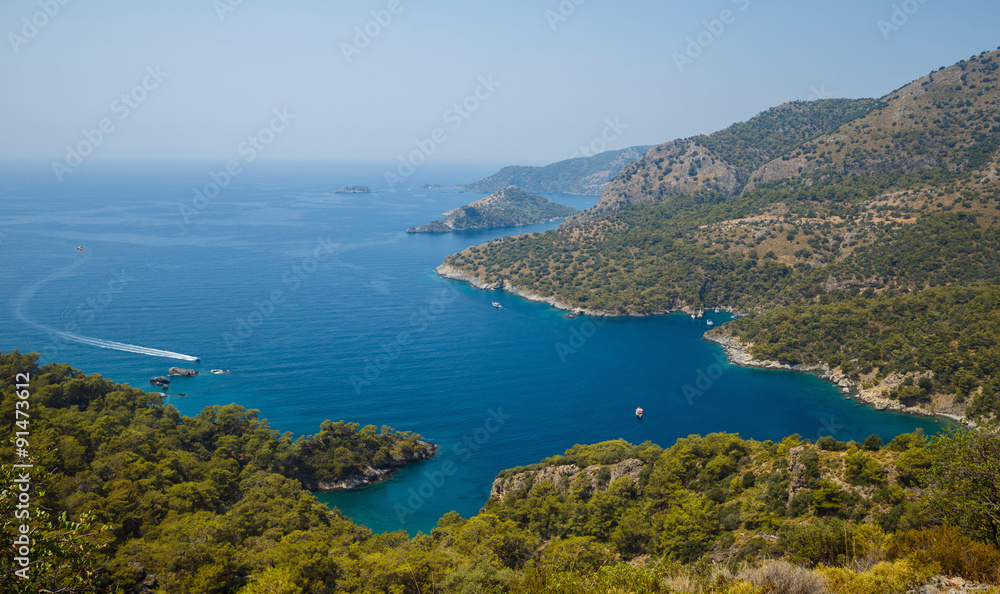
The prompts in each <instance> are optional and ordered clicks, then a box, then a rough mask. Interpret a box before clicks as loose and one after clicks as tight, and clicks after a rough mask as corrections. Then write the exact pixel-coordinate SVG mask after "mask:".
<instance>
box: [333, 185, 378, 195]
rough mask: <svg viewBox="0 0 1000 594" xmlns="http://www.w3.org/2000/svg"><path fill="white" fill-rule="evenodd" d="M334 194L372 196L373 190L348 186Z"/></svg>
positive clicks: (365, 187) (335, 191)
mask: <svg viewBox="0 0 1000 594" xmlns="http://www.w3.org/2000/svg"><path fill="white" fill-rule="evenodd" d="M333 193H334V194H371V193H372V189H371V188H369V187H367V186H347V187H346V188H343V189H341V190H334V191H333Z"/></svg>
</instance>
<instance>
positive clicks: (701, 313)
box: [698, 309, 705, 318]
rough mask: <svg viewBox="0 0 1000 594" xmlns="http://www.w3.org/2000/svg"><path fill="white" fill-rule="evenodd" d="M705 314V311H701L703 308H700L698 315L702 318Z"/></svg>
mask: <svg viewBox="0 0 1000 594" xmlns="http://www.w3.org/2000/svg"><path fill="white" fill-rule="evenodd" d="M704 315H705V312H703V311H701V310H700V309H699V310H698V317H699V318H700V317H702V316H704Z"/></svg>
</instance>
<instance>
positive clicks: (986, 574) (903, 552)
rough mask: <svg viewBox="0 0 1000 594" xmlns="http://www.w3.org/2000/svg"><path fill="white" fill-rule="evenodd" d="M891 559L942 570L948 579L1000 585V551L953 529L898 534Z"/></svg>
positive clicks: (940, 528)
mask: <svg viewBox="0 0 1000 594" xmlns="http://www.w3.org/2000/svg"><path fill="white" fill-rule="evenodd" d="M888 554H889V558H890V559H892V558H903V557H913V558H917V559H921V560H924V561H926V562H929V563H936V564H938V565H940V566H941V571H943V572H944V573H946V574H948V575H953V576H956V575H957V576H961V577H963V578H965V579H967V580H972V581H975V582H985V583H990V584H1000V551H998V550H997V549H995V548H993V547H991V546H989V545H987V544H984V543H981V542H977V541H975V540H972V539H971V538H969V537H967V536H964V535H962V533H960V532H959V531H958V529H957V528H955V527H953V526H936V527H934V528H925V529H923V530H908V531H906V532H902V533H899V534H896V535H895V536H893V537H892V540H891V542H890V544H889V552H888Z"/></svg>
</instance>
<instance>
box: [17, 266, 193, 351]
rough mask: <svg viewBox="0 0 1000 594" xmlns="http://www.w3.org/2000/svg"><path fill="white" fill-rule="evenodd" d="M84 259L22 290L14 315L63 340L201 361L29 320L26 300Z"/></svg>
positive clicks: (67, 273)
mask: <svg viewBox="0 0 1000 594" xmlns="http://www.w3.org/2000/svg"><path fill="white" fill-rule="evenodd" d="M82 261H83V260H82V259H78V260H76V261H75V262H74V263H72V264H70V265H69V266H66V267H64V268H62V269H60V270H57V271H56V272H54V273H52V274H50V275H48V276H47V277H45V278H43V279H41V280H40V281H38V282H37V283H35V284H34V285H32V286H30V287H27V288H26V289H24V290H23V291H22V292H21V295H20V297H19V298H18V299H17V301H16V302H15V303H14V316H15V317H16V318H17V319H18V320H20V321H21V322H23V323H25V324H27V325H29V326H32V327H34V328H37V329H39V330H42V331H44V332H48V333H49V334H52V335H54V336H57V337H59V338H61V339H63V340H68V341H70V342H78V343H80V344H86V345H89V346H94V347H97V348H101V349H111V350H115V351H125V352H126V353H136V354H139V355H149V356H150V357H166V358H168V359H180V360H181V361H199V360H200V359H198V357H192V356H191V355H185V354H182V353H175V352H172V351H163V350H160V349H151V348H149V347H144V346H138V345H135V344H126V343H124V342H115V341H113V340H104V339H102V338H93V337H90V336H80V335H79V334H72V333H70V332H63V331H61V330H56V329H55V328H52V327H51V326H46V325H45V324H39V323H38V322H35V321H33V320H29V319H28V317H27V316H26V315H24V312H23V311H22V309H23V306H24V302H25V301H27V300H28V299H30V298H31V297H33V296H34V295H35V293H37V292H38V289H39V288H41V286H42V285H43V284H44V283H46V282H49V281H51V280H54V279H56V278H60V277H63V276H69V272H70V271H71V270H72V269H74V268H76V267H77V266H79V265H80V263H81V262H82Z"/></svg>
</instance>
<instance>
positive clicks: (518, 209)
mask: <svg viewBox="0 0 1000 594" xmlns="http://www.w3.org/2000/svg"><path fill="white" fill-rule="evenodd" d="M577 212H579V211H578V210H577V209H575V208H570V207H569V206H564V205H562V204H557V203H555V202H552V201H550V200H547V199H546V198H543V197H542V196H536V195H535V194H529V193H527V192H525V191H523V190H521V189H519V188H517V187H516V186H507V187H506V188H504V189H502V190H500V191H499V192H497V193H495V194H491V195H489V196H487V197H486V198H483V199H481V200H476V201H475V202H473V203H472V204H466V205H465V206H460V207H458V208H456V209H454V210H451V211H448V212H446V213H444V216H445V219H444V220H443V221H432V222H430V223H427V224H426V225H420V226H419V227H410V228H409V229H407V230H406V232H407V233H448V232H450V231H463V230H466V229H494V228H498V227H519V226H521V225H533V224H535V223H543V222H545V221H553V220H556V219H564V218H566V217H568V216H571V215H574V214H576V213H577Z"/></svg>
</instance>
